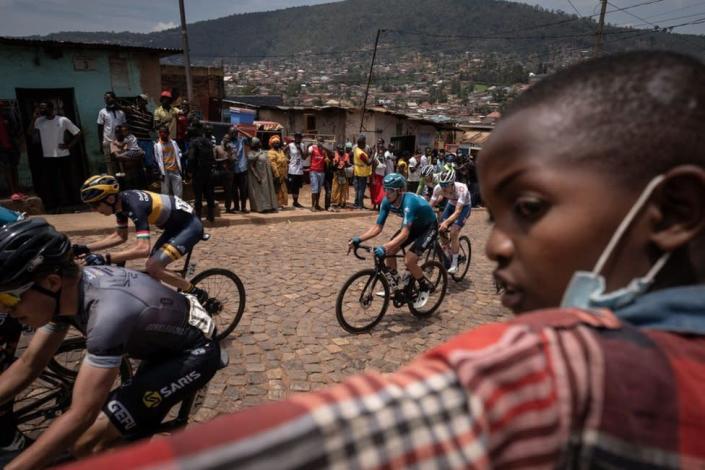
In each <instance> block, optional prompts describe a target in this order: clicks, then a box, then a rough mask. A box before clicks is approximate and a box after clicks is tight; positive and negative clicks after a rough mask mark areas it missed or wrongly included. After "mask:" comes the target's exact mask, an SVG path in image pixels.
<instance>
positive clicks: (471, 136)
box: [460, 131, 492, 145]
mask: <svg viewBox="0 0 705 470" xmlns="http://www.w3.org/2000/svg"><path fill="white" fill-rule="evenodd" d="M491 134H492V133H491V132H482V131H469V132H465V133H463V136H462V137H461V138H460V143H461V144H475V145H483V144H484V143H485V142H487V139H489V138H490V135H491Z"/></svg>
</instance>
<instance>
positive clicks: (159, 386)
mask: <svg viewBox="0 0 705 470" xmlns="http://www.w3.org/2000/svg"><path fill="white" fill-rule="evenodd" d="M219 368H220V346H219V345H218V343H217V342H214V341H213V342H206V343H204V344H203V345H202V346H199V347H196V348H193V349H190V350H187V351H183V352H182V353H179V354H175V355H174V356H172V357H169V358H168V359H166V360H163V361H149V362H148V361H143V362H142V364H141V365H140V367H139V369H138V370H137V373H136V374H135V376H134V377H133V378H132V379H131V380H129V381H128V382H126V383H124V384H122V385H121V386H120V387H118V388H116V389H115V390H113V391H112V392H111V393H110V396H109V397H108V401H107V402H106V404H105V406H104V407H103V412H104V413H105V414H106V415H107V416H108V418H109V419H110V422H112V423H113V425H115V427H116V428H117V429H118V430H119V431H120V432H121V433H122V434H123V436H129V435H143V434H148V433H151V432H154V431H155V430H156V429H157V427H158V426H159V424H160V423H161V422H162V421H163V420H164V417H165V416H166V415H167V413H169V410H170V409H171V407H172V406H174V405H175V404H177V403H179V402H180V401H182V400H184V399H185V398H187V397H189V396H190V395H192V394H194V393H195V392H196V391H197V390H198V389H199V388H201V387H203V386H204V385H206V384H207V383H208V381H209V380H210V379H211V378H213V376H214V375H215V373H216V371H218V369H219Z"/></svg>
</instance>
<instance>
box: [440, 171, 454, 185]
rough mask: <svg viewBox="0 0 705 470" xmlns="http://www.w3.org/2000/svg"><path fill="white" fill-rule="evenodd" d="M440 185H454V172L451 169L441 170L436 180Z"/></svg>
mask: <svg viewBox="0 0 705 470" xmlns="http://www.w3.org/2000/svg"><path fill="white" fill-rule="evenodd" d="M438 182H439V183H440V184H453V183H455V170H454V169H452V168H449V169H446V170H443V172H442V173H441V176H440V177H439V178H438Z"/></svg>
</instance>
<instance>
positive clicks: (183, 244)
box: [150, 216, 203, 265]
mask: <svg viewBox="0 0 705 470" xmlns="http://www.w3.org/2000/svg"><path fill="white" fill-rule="evenodd" d="M202 239H203V223H202V222H201V221H200V219H198V218H197V217H195V216H194V217H189V218H187V219H186V220H184V222H183V223H181V224H175V225H173V226H172V225H169V226H167V227H165V228H164V232H163V233H162V235H161V236H160V237H159V239H158V240H157V242H156V243H155V244H154V247H153V248H152V253H151V254H150V257H152V256H156V257H157V259H158V260H159V261H160V262H162V263H163V264H164V265H167V264H169V263H171V262H172V261H176V260H177V259H179V258H181V257H182V256H184V255H185V254H186V253H188V252H189V251H191V250H192V249H193V247H194V246H196V243H198V242H199V241H201V240H202Z"/></svg>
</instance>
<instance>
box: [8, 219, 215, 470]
mask: <svg viewBox="0 0 705 470" xmlns="http://www.w3.org/2000/svg"><path fill="white" fill-rule="evenodd" d="M0 313H7V314H9V315H10V316H12V317H13V318H15V319H17V320H19V321H20V322H21V323H23V324H25V325H28V326H32V327H34V328H38V330H37V332H36V333H35V334H34V336H33V338H32V340H31V342H30V344H29V346H28V347H27V349H26V350H25V352H24V353H23V354H22V356H20V357H19V358H18V359H17V360H16V361H15V362H14V363H13V364H12V365H11V366H10V367H9V368H8V369H7V370H6V371H5V372H4V373H3V374H2V375H0V404H2V403H5V402H8V401H10V400H12V399H13V397H14V396H16V395H17V394H18V393H19V392H20V391H21V390H23V389H24V388H26V387H27V386H28V385H29V384H31V382H32V381H33V380H34V379H35V378H36V377H38V376H39V374H40V373H41V372H42V371H43V370H44V368H45V367H46V365H47V363H48V362H49V360H50V359H51V358H52V357H53V355H54V353H55V352H56V351H57V350H58V348H59V346H60V345H61V343H62V341H63V339H64V337H65V335H66V331H67V330H68V326H69V325H71V324H73V325H75V326H76V327H78V329H79V330H81V331H82V332H83V333H84V334H85V336H86V341H87V351H88V355H87V358H86V360H84V361H83V363H82V364H81V366H80V369H79V372H78V376H77V378H76V382H75V384H74V388H73V394H72V401H71V405H70V407H69V409H68V410H67V411H66V413H64V414H63V415H61V416H60V417H59V418H57V419H56V420H55V421H54V422H53V423H52V424H51V426H50V427H49V428H48V429H47V431H46V432H44V433H43V434H42V435H41V436H40V437H39V439H38V440H37V441H36V442H35V443H34V444H32V445H31V446H30V447H29V448H27V449H26V450H24V452H22V453H21V454H20V455H19V456H18V457H17V458H15V459H14V460H13V461H12V462H11V463H10V467H8V468H20V469H22V468H28V469H32V468H39V467H43V466H45V465H47V464H49V463H50V462H51V460H52V459H53V458H54V457H55V456H57V455H59V454H60V453H62V452H64V451H65V450H66V449H69V450H70V451H71V452H72V453H73V454H74V455H76V456H83V455H86V454H89V453H92V452H96V451H99V450H104V449H106V448H107V447H110V446H111V445H112V444H113V443H114V442H115V441H117V440H119V439H120V438H121V437H123V436H128V435H133V434H135V435H144V434H149V432H150V431H152V432H153V430H155V429H156V428H157V427H158V425H159V423H161V421H162V420H163V419H164V417H165V416H166V414H167V413H168V411H169V409H170V408H171V407H172V406H173V405H175V404H176V403H178V402H180V401H182V400H183V399H184V398H186V397H188V396H190V395H191V394H193V393H194V392H195V391H196V390H198V389H199V388H201V387H202V386H204V385H205V384H207V383H208V381H209V380H210V379H211V378H212V377H213V375H214V374H215V372H216V371H217V370H218V368H219V367H221V360H220V347H219V345H218V343H217V342H215V341H213V340H211V335H212V333H213V326H212V321H211V319H210V317H209V316H208V315H207V313H206V312H205V311H204V310H203V307H201V306H200V304H199V303H198V301H197V300H196V299H195V297H193V296H190V295H188V296H183V295H182V294H178V293H176V292H174V291H173V290H171V289H170V288H168V287H166V286H164V285H162V284H161V283H159V282H158V281H156V280H154V279H152V278H150V277H149V276H147V275H144V274H141V273H138V272H135V271H131V270H127V269H123V268H116V267H106V266H100V267H92V268H84V269H81V268H79V267H78V266H77V265H76V264H75V262H74V261H73V252H72V250H71V244H70V242H69V240H68V238H67V237H66V236H65V235H63V234H61V233H59V232H57V231H56V230H54V228H53V227H52V226H51V225H49V224H47V223H46V221H44V220H43V219H30V220H25V221H21V222H17V223H15V224H12V225H9V226H5V227H3V228H2V229H0ZM123 357H130V358H136V359H141V360H142V362H141V364H140V367H139V369H138V370H137V372H136V374H135V375H134V377H133V378H132V379H131V380H130V381H128V382H127V383H124V384H122V385H120V386H119V387H118V388H116V389H115V390H112V391H111V389H112V388H113V384H114V382H115V380H116V379H117V376H118V372H119V366H120V361H121V360H122V358H123Z"/></svg>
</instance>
